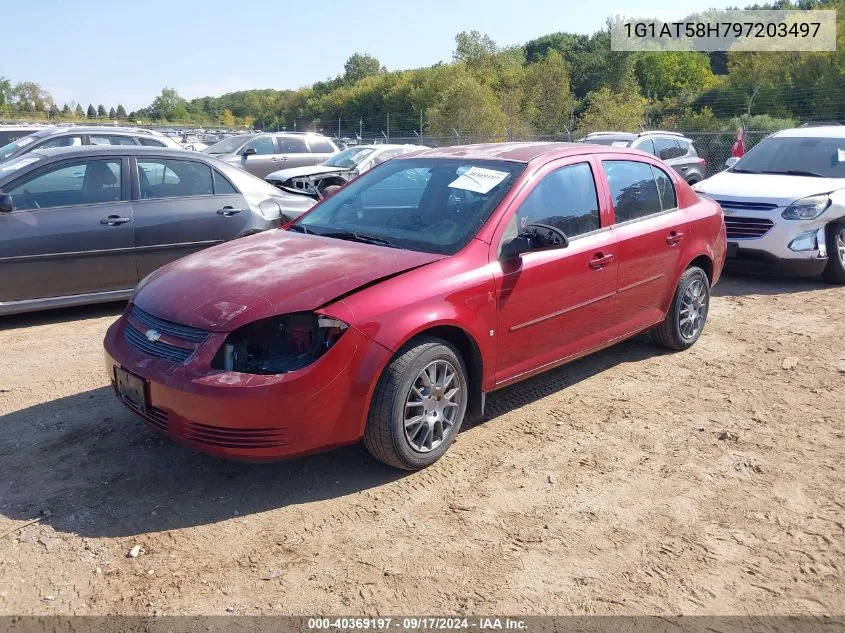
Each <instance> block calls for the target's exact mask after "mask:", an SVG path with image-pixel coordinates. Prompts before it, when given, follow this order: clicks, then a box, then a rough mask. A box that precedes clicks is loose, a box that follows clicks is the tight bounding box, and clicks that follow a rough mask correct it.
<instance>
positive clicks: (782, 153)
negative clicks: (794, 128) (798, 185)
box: [730, 136, 845, 178]
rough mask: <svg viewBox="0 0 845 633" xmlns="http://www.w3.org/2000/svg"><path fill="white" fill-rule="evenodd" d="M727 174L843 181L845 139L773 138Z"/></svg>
mask: <svg viewBox="0 0 845 633" xmlns="http://www.w3.org/2000/svg"><path fill="white" fill-rule="evenodd" d="M730 171H734V172H739V173H751V174H784V175H796V176H801V175H804V176H820V177H823V178H845V138H822V137H818V136H806V137H798V136H773V137H770V138H767V139H765V140H763V141H761V142H760V143H759V144H757V145H756V146H755V147H754V148H753V149H752V150H751V151H750V152H748V153H747V154H746V155H745V156H744V157H743V158H742V159H740V161H739V162H738V163H737V164H736V165H734V166H733V167H732V168H731V169H730Z"/></svg>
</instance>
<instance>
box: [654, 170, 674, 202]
mask: <svg viewBox="0 0 845 633" xmlns="http://www.w3.org/2000/svg"><path fill="white" fill-rule="evenodd" d="M651 172H652V173H653V174H654V180H655V182H656V183H657V194H658V195H659V196H660V206H661V207H662V209H663V210H664V211H668V210H669V209H674V208H675V207H677V206H678V198H677V196H676V195H675V185H673V184H672V179H671V178H669V175H668V174H667V173H666V172H665V171H663V170H662V169H660V168H659V167H655V166H654V165H652V166H651Z"/></svg>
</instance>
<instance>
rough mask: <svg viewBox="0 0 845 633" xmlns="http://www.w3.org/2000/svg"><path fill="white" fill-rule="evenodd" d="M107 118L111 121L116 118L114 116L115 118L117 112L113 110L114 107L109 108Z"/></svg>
mask: <svg viewBox="0 0 845 633" xmlns="http://www.w3.org/2000/svg"><path fill="white" fill-rule="evenodd" d="M109 118H110V119H111V120H112V121H114V119H116V118H117V112H115V111H114V108H112V109H111V110H109Z"/></svg>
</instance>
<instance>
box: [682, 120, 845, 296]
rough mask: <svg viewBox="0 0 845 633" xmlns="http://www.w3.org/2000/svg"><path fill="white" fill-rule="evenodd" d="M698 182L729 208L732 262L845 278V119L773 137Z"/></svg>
mask: <svg viewBox="0 0 845 633" xmlns="http://www.w3.org/2000/svg"><path fill="white" fill-rule="evenodd" d="M727 164H728V165H729V167H728V169H727V170H725V171H723V172H721V173H719V174H716V175H715V176H712V177H711V178H708V179H706V180H702V181H701V182H699V183H696V184H695V185H694V186H693V189H695V190H696V191H697V192H699V193H701V194H704V195H706V196H708V197H710V198H713V199H714V200H716V201H717V202H718V203H719V204H720V205H721V206H722V209H723V211H724V212H725V224H726V226H727V230H728V264H730V263H736V264H740V265H741V266H742V267H743V268H745V269H749V270H753V269H773V270H776V271H782V272H785V273H791V274H796V275H801V276H816V275H822V276H823V277H824V278H825V279H826V280H827V281H830V282H833V283H838V284H845V126H842V127H840V126H823V127H803V128H795V129H792V130H783V131H782V132H777V133H775V134H772V135H771V136H769V137H767V138H766V139H764V140H763V141H761V142H760V143H759V144H758V145H756V146H755V147H754V148H753V149H752V150H751V151H750V152H748V154H746V155H745V156H743V157H742V158H741V159H739V161H736V159H729V160H728V163H727Z"/></svg>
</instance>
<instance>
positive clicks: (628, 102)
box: [578, 86, 645, 132]
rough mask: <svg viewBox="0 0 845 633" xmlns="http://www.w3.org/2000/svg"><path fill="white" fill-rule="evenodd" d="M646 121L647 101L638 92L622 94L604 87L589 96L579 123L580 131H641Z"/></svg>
mask: <svg viewBox="0 0 845 633" xmlns="http://www.w3.org/2000/svg"><path fill="white" fill-rule="evenodd" d="M644 119H645V99H643V98H642V97H641V96H640V95H639V94H637V93H636V92H630V91H629V92H628V93H627V94H624V93H622V94H620V93H617V92H614V91H612V90H611V89H610V88H609V87H607V86H603V87H601V88H599V89H598V90H596V91H594V92H591V93H590V94H589V95H587V107H586V109H585V110H584V113H583V114H582V115H581V118H580V120H579V121H578V129H579V131H584V132H596V131H599V130H620V131H627V132H636V131H639V129H640V126H641V125H642V123H643V121H644Z"/></svg>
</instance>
